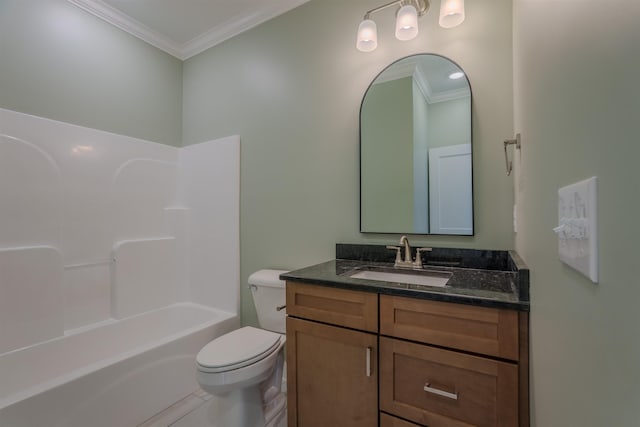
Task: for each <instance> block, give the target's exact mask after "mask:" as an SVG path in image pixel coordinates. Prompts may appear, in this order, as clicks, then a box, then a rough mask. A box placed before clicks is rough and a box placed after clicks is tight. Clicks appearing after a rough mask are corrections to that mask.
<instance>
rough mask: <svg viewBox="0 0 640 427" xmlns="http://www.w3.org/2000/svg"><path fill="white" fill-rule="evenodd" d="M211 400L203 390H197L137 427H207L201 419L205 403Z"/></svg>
mask: <svg viewBox="0 0 640 427" xmlns="http://www.w3.org/2000/svg"><path fill="white" fill-rule="evenodd" d="M211 398H212V396H211V395H209V394H207V393H206V392H204V391H203V390H197V391H195V392H193V393H191V394H190V395H189V396H187V397H185V398H184V399H182V400H180V401H178V402H176V403H174V404H173V405H171V406H169V407H168V408H167V409H165V410H164V411H162V412H160V413H158V414H156V415H154V416H153V417H151V418H149V419H148V420H147V421H145V422H144V423H142V424H140V425H139V426H138V427H207V424H206V423H205V421H204V418H203V417H202V413H203V412H205V411H203V410H200V411H198V409H202V408H205V407H206V405H205V403H206V402H207V401H208V400H210V399H211Z"/></svg>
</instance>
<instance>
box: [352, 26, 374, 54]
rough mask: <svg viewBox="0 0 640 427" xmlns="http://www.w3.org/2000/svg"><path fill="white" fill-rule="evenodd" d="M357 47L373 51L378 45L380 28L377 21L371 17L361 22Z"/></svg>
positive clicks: (363, 50)
mask: <svg viewBox="0 0 640 427" xmlns="http://www.w3.org/2000/svg"><path fill="white" fill-rule="evenodd" d="M356 47H357V48H358V50H359V51H361V52H371V51H372V50H374V49H375V48H376V47H378V30H377V28H376V23H375V22H373V21H372V20H371V19H365V20H364V21H362V22H361V23H360V26H359V27H358V39H357V41H356Z"/></svg>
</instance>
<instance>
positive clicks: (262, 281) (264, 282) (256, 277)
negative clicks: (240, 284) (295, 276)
mask: <svg viewBox="0 0 640 427" xmlns="http://www.w3.org/2000/svg"><path fill="white" fill-rule="evenodd" d="M283 273H288V271H287V270H269V269H265V270H258V271H256V272H255V273H253V274H251V276H249V280H248V282H249V284H250V285H256V286H269V287H271V288H284V280H280V275H281V274H283Z"/></svg>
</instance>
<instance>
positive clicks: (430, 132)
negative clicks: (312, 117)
mask: <svg viewBox="0 0 640 427" xmlns="http://www.w3.org/2000/svg"><path fill="white" fill-rule="evenodd" d="M360 231H361V232H363V233H403V234H456V235H473V174H472V151H471V87H470V86H469V81H468V79H467V77H466V75H465V74H464V72H463V70H462V69H461V68H460V67H459V66H458V65H456V64H455V63H453V62H452V61H450V60H449V59H447V58H444V57H442V56H439V55H431V54H421V55H413V56H409V57H406V58H403V59H401V60H399V61H396V62H394V63H393V64H391V65H389V66H388V67H387V68H385V69H384V70H383V71H382V72H381V73H380V74H379V75H378V76H377V77H376V78H375V80H374V81H373V82H372V83H371V85H370V86H369V88H368V89H367V92H366V93H365V95H364V98H363V100H362V106H361V107H360Z"/></svg>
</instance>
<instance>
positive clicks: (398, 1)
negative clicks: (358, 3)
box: [364, 0, 430, 19]
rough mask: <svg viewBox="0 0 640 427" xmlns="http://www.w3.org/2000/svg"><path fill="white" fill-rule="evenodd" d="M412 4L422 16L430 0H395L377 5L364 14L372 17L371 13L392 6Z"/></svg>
mask: <svg viewBox="0 0 640 427" xmlns="http://www.w3.org/2000/svg"><path fill="white" fill-rule="evenodd" d="M407 5H412V6H414V7H415V8H416V11H418V16H422V15H424V14H425V13H427V11H428V10H429V6H430V5H429V0H395V1H392V2H390V3H387V4H383V5H382V6H378V7H375V8H373V9H371V10H368V11H367V12H366V13H365V14H364V19H371V14H372V13H375V12H379V11H381V10H383V9H386V8H388V7H391V6H401V7H402V6H407Z"/></svg>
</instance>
